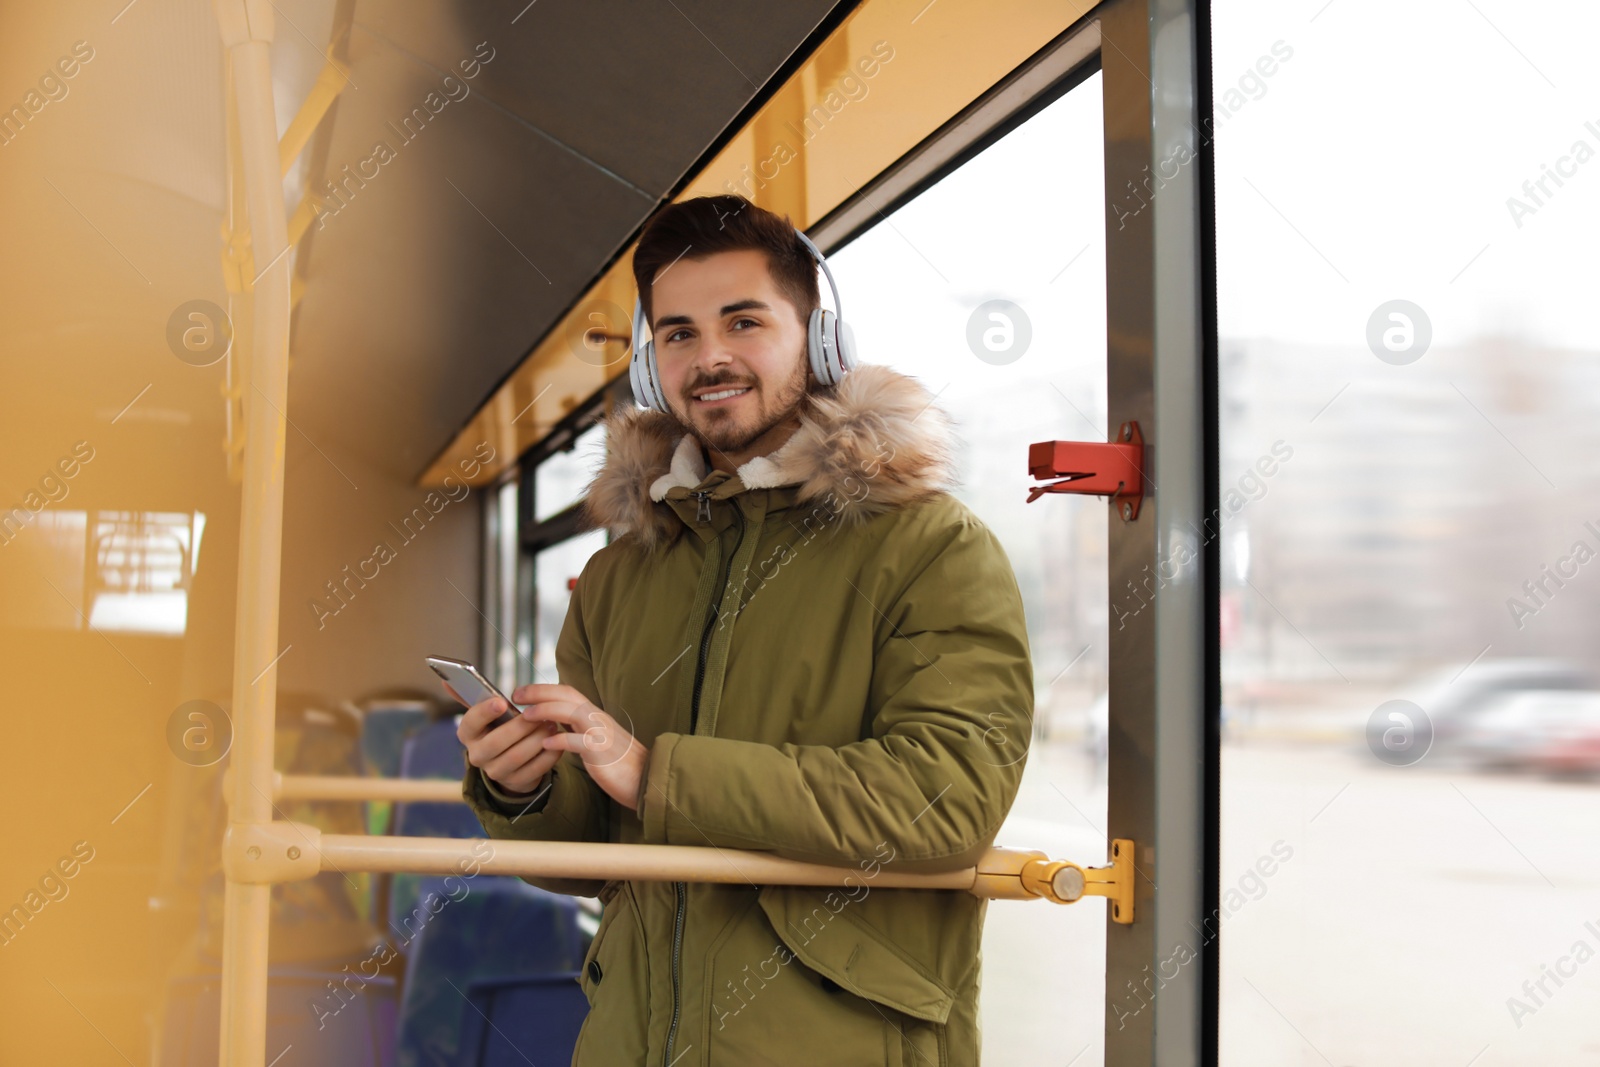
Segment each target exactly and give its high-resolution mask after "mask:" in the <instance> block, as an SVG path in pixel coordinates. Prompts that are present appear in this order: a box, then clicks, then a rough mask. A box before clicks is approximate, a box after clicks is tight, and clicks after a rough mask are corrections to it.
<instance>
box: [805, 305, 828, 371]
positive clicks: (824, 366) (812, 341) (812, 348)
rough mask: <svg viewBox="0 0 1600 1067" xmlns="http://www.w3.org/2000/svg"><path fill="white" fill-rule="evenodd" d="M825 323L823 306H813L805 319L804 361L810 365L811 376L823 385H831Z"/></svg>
mask: <svg viewBox="0 0 1600 1067" xmlns="http://www.w3.org/2000/svg"><path fill="white" fill-rule="evenodd" d="M827 324H828V312H827V309H825V308H815V309H813V310H812V312H811V317H810V318H809V319H807V320H806V362H807V363H809V364H810V365H811V377H813V378H815V379H816V380H817V381H818V382H820V383H821V384H823V385H832V384H833V382H832V380H831V379H830V378H829V376H828V354H827V342H826V340H825V339H826V337H827Z"/></svg>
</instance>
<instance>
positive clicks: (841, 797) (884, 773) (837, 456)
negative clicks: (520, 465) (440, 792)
mask: <svg viewBox="0 0 1600 1067" xmlns="http://www.w3.org/2000/svg"><path fill="white" fill-rule="evenodd" d="M816 266H817V264H816V261H815V260H814V259H813V258H812V256H811V253H810V252H809V251H808V250H807V249H806V247H805V246H804V245H803V244H802V242H801V241H800V240H799V238H798V237H797V236H796V234H795V231H794V229H793V228H792V227H791V226H790V225H789V223H788V221H787V220H786V219H782V218H779V217H778V216H776V215H773V214H771V213H770V212H767V211H764V210H762V209H760V208H758V207H756V206H754V205H753V204H751V203H750V202H749V201H746V200H744V199H743V198H741V197H734V196H717V197H705V198H700V199H696V200H690V201H687V202H684V203H681V204H675V205H671V206H668V207H666V208H665V209H663V210H662V211H661V212H660V213H659V214H658V215H657V216H656V217H655V218H654V219H653V220H652V221H651V223H650V225H649V226H648V227H647V228H646V229H645V232H644V234H643V235H642V237H641V238H640V241H639V247H638V249H637V251H636V252H635V254H634V261H633V269H634V276H635V279H636V281H637V282H638V286H639V292H640V296H641V299H642V302H643V306H644V312H645V316H646V319H647V321H648V322H649V323H650V324H651V333H652V335H653V337H654V338H655V345H656V355H655V358H656V361H657V364H658V375H659V382H660V385H661V388H662V392H663V394H664V396H665V397H666V399H667V401H668V403H669V405H670V408H671V413H670V414H668V413H666V412H662V411H649V410H640V409H629V410H627V411H623V412H620V413H617V414H614V415H613V416H611V418H610V419H609V420H608V422H607V444H608V449H607V460H606V463H605V466H604V467H603V469H602V470H601V471H600V472H599V474H598V475H597V476H596V478H595V480H594V482H593V484H592V485H591V486H590V488H589V491H588V493H587V495H586V497H585V508H586V510H587V514H588V516H589V518H590V520H591V521H592V522H593V523H594V524H595V525H603V526H607V527H609V528H611V530H612V531H613V533H620V536H616V537H614V539H613V540H612V541H611V543H610V544H608V545H607V546H606V547H605V548H603V549H601V550H600V551H599V552H597V553H595V555H594V556H593V557H592V558H591V559H590V560H589V562H588V564H587V565H586V566H585V567H584V569H583V573H582V575H581V576H580V577H579V579H578V583H577V586H576V589H575V590H574V592H573V595H572V600H571V605H570V607H569V609H568V612H567V617H566V622H565V625H564V626H563V628H562V631H561V635H560V639H559V641H558V644H557V648H556V662H557V666H558V668H559V671H560V677H561V682H562V684H560V685H528V686H523V687H521V688H519V689H518V690H517V691H516V692H515V693H514V694H512V698H513V700H515V701H516V702H517V703H518V704H524V703H526V704H528V705H530V706H529V707H527V708H526V709H524V711H523V713H522V716H521V717H520V718H517V719H513V720H512V721H510V722H508V723H506V724H505V725H503V726H500V727H498V728H494V729H490V728H489V724H491V723H492V722H493V721H494V719H495V718H497V717H498V716H499V715H500V713H501V712H502V711H504V710H505V709H504V707H503V705H501V703H500V702H499V701H497V700H496V701H488V702H485V703H484V704H481V705H478V706H476V707H473V708H472V709H470V710H469V711H468V712H467V713H466V714H465V715H464V716H463V718H462V722H461V727H460V738H461V740H462V743H463V744H464V745H465V746H466V748H467V754H468V761H469V763H470V764H471V767H470V768H469V770H468V772H467V776H466V781H465V784H464V790H465V794H466V797H467V799H468V801H469V802H470V803H471V804H472V806H473V808H474V810H475V811H476V812H477V814H478V817H479V818H480V819H481V820H482V822H483V825H484V828H485V829H486V830H487V831H488V833H489V834H490V836H492V837H505V838H522V839H530V840H541V841H612V842H616V841H620V842H645V843H651V844H671V845H698V846H715V847H717V848H720V849H761V850H768V851H771V852H773V853H776V854H777V855H779V856H783V857H789V858H792V859H798V860H805V861H810V862H815V863H824V864H829V865H833V866H839V867H848V868H851V869H853V870H854V872H855V876H854V877H853V878H851V879H850V881H849V883H848V884H847V885H846V886H845V887H842V888H839V889H827V888H807V887H789V886H758V885H754V884H742V883H741V884H712V883H695V882H689V883H684V882H661V881H644V880H638V881H634V880H615V881H609V882H605V883H603V884H602V883H600V882H597V881H583V880H569V879H554V878H531V879H529V881H531V882H533V883H534V884H535V885H539V886H542V887H544V888H546V889H549V890H552V891H555V892H564V893H573V894H582V895H598V896H599V897H600V898H601V899H602V900H603V901H604V902H605V909H604V912H603V915H602V918H601V922H600V929H599V931H598V933H597V934H596V936H595V939H594V942H593V945H592V947H591V949H590V952H589V956H588V958H587V959H586V960H585V961H584V967H583V970H582V972H581V973H580V976H579V981H580V983H581V984H582V986H583V990H584V992H585V993H586V994H587V995H588V998H589V1001H590V1013H589V1016H588V1019H587V1021H586V1022H585V1024H584V1029H583V1032H582V1034H581V1035H580V1037H579V1040H578V1047H577V1052H576V1055H575V1058H574V1063H576V1064H579V1065H581V1067H620V1065H631V1064H651V1065H660V1067H692V1065H710V1067H718V1065H723V1064H730V1065H731V1064H737V1065H740V1067H749V1065H755V1064H786V1065H787V1064H797V1065H798V1064H804V1065H807V1067H811V1065H815V1064H830V1065H833V1064H852V1065H853V1064H905V1065H911V1064H924V1065H928V1067H941V1065H946V1064H950V1065H966V1064H976V1063H978V1061H979V1044H980V1042H979V1029H978V983H979V946H980V941H981V936H982V928H983V916H984V910H985V902H984V901H982V900H980V899H978V898H977V897H974V896H972V895H971V894H970V893H967V892H965V891H960V890H917V889H886V888H880V887H878V886H875V885H874V884H873V879H874V878H875V877H877V875H878V874H879V873H880V872H881V871H882V870H884V869H885V868H890V869H894V870H907V871H944V870H954V869H959V868H962V867H967V866H971V865H972V864H973V863H974V862H975V861H976V859H977V858H978V857H979V856H980V855H981V854H982V853H983V851H984V850H985V848H986V847H987V846H988V845H989V844H990V843H991V842H992V841H993V839H994V835H995V833H996V831H997V830H998V829H999V827H1000V824H1001V822H1002V820H1003V819H1004V818H1005V815H1006V812H1007V810H1008V809H1009V808H1010V806H1011V802H1012V800H1013V799H1014V797H1015V795H1016V790H1017V783H1018V780H1019V778H1020V777H1021V773H1022V762H1023V757H1024V755H1025V750H1026V742H1027V739H1028V737H1029V730H1030V722H1031V717H1032V707H1033V681H1032V671H1031V665H1030V662H1029V654H1028V645H1027V634H1026V631H1025V628H1024V624H1023V614H1022V603H1021V597H1020V594H1019V592H1018V589H1017V583H1016V579H1015V577H1014V575H1013V573H1012V571H1011V567H1010V564H1009V563H1008V561H1007V560H1006V557H1005V554H1004V552H1003V551H1002V549H1001V547H1000V545H999V543H998V541H997V540H996V539H995V537H994V536H993V534H992V533H991V532H990V531H989V530H988V529H987V528H986V527H985V526H984V525H983V524H982V523H981V522H979V521H978V519H977V518H976V517H974V516H973V514H972V513H971V512H970V511H968V510H967V508H966V507H965V506H963V505H962V504H961V503H959V502H958V501H957V500H955V498H954V497H952V496H950V495H949V493H948V492H947V489H948V487H949V484H950V481H951V477H952V470H951V460H950V456H951V450H952V447H951V440H950V431H949V429H948V423H947V420H946V418H945V416H944V415H943V413H942V412H941V411H940V410H939V409H938V408H936V407H934V406H933V403H932V400H933V398H932V397H931V396H930V395H929V394H928V392H927V390H925V389H924V388H923V387H922V386H921V385H920V384H918V383H917V382H916V381H915V380H913V379H911V378H909V377H906V376H904V375H901V374H898V373H896V372H894V371H892V370H890V369H888V368H887V367H883V366H874V365H863V366H860V367H857V368H856V369H854V370H851V371H849V372H848V373H847V374H846V375H845V376H844V378H843V380H842V381H840V382H839V383H838V384H836V385H833V386H828V387H823V386H821V385H819V384H818V383H816V382H815V381H814V380H813V379H812V378H811V374H810V371H809V364H808V361H807V358H806V322H807V319H808V316H809V315H810V313H811V311H812V309H814V308H816V307H818V306H819V293H818V287H817V271H816Z"/></svg>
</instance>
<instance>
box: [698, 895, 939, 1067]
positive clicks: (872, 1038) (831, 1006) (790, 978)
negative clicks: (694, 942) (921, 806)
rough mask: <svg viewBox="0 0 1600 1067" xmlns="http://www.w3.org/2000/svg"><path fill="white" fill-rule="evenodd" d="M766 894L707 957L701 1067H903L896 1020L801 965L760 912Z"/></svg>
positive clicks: (750, 903)
mask: <svg viewBox="0 0 1600 1067" xmlns="http://www.w3.org/2000/svg"><path fill="white" fill-rule="evenodd" d="M766 892H767V891H766V890H763V891H762V892H761V894H760V896H759V897H758V896H757V894H754V893H751V894H749V895H748V896H747V898H746V900H745V901H744V902H743V904H742V905H741V906H740V907H739V909H738V910H737V912H736V913H735V914H734V915H733V917H732V918H731V919H730V920H729V921H728V923H727V925H726V926H725V927H724V928H723V929H722V931H721V932H720V933H719V934H718V935H717V937H716V938H715V939H714V940H713V941H712V943H711V944H710V946H709V947H708V949H707V951H706V960H705V964H704V972H703V978H702V982H703V988H704V990H705V997H706V1008H705V1014H704V1020H703V1028H702V1031H701V1035H700V1041H701V1042H703V1043H704V1048H705V1050H706V1051H705V1054H704V1055H705V1060H704V1062H705V1063H706V1064H707V1067H800V1065H805V1067H811V1065H813V1064H819V1063H826V1064H828V1065H829V1067H886V1065H887V1067H901V1064H902V1062H903V1061H902V1053H901V1048H902V1044H903V1035H902V1033H901V1031H900V1028H899V1026H898V1022H897V1018H898V1017H897V1013H896V1012H895V1011H893V1010H892V1009H887V1008H884V1007H882V1006H880V1005H878V1004H874V1003H873V1002H871V1001H869V1000H867V999H865V998H863V997H860V996H856V995H855V994H853V993H851V992H849V991H846V990H845V989H844V988H843V987H842V986H840V985H838V984H836V983H833V982H831V981H830V980H829V979H828V978H826V977H825V976H824V975H822V974H821V973H819V972H817V971H815V970H813V969H812V968H810V967H808V966H806V964H805V963H804V962H802V960H801V959H800V958H799V957H798V956H797V955H796V954H795V953H794V952H793V951H792V950H791V949H790V948H789V947H788V943H787V940H786V939H785V938H784V937H782V936H780V935H779V934H778V933H777V931H776V930H774V928H773V925H772V923H771V922H770V921H769V920H768V918H767V916H766V914H765V913H764V912H763V909H762V907H761V906H758V900H759V901H760V902H761V904H763V905H764V903H765V897H766ZM918 1067H929V1065H918ZM932 1067H938V1065H937V1063H935V1064H934V1065H932Z"/></svg>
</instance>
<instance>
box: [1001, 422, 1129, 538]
mask: <svg viewBox="0 0 1600 1067" xmlns="http://www.w3.org/2000/svg"><path fill="white" fill-rule="evenodd" d="M1118 437H1119V440H1116V441H1112V442H1111V443H1109V444H1104V445H1102V444H1096V443H1094V442H1091V441H1038V442H1036V443H1034V444H1031V445H1029V446H1028V473H1029V474H1031V475H1032V476H1033V477H1034V478H1060V479H1061V480H1060V481H1058V482H1051V483H1050V484H1049V485H1036V486H1033V487H1032V488H1031V489H1029V490H1028V503H1030V504H1031V503H1033V502H1034V501H1035V500H1038V499H1039V498H1040V497H1041V496H1043V495H1044V494H1046V493H1083V494H1086V495H1088V496H1103V497H1108V498H1109V499H1110V500H1111V502H1112V503H1113V504H1117V503H1118V502H1119V501H1120V505H1119V506H1120V509H1121V512H1122V517H1123V518H1124V519H1128V520H1130V521H1131V520H1133V519H1137V518H1138V517H1139V505H1140V504H1141V503H1143V501H1144V434H1142V433H1140V432H1139V424H1138V423H1137V422H1125V423H1123V424H1122V427H1121V429H1120V430H1119V431H1118Z"/></svg>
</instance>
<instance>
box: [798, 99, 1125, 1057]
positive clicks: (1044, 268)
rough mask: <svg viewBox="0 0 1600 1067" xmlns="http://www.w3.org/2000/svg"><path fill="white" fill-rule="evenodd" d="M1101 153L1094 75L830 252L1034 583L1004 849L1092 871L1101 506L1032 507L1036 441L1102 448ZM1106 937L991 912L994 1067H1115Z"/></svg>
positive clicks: (873, 342) (968, 498)
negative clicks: (1053, 1060) (1111, 1064)
mask: <svg viewBox="0 0 1600 1067" xmlns="http://www.w3.org/2000/svg"><path fill="white" fill-rule="evenodd" d="M1101 145H1102V119H1101V95H1100V77H1099V75H1098V74H1095V75H1092V76H1090V77H1089V78H1088V79H1087V80H1085V81H1083V82H1082V83H1081V84H1079V85H1078V86H1077V87H1076V88H1073V89H1071V90H1070V91H1069V92H1067V93H1066V94H1065V95H1064V96H1062V97H1060V98H1059V99H1057V100H1055V101H1054V102H1052V103H1050V104H1049V105H1048V106H1046V107H1044V108H1043V109H1042V110H1040V111H1039V112H1038V113H1037V114H1035V115H1033V116H1032V117H1031V118H1029V119H1028V120H1027V121H1025V122H1024V123H1022V124H1021V125H1020V126H1018V127H1017V128H1016V129H1014V130H1012V131H1011V132H1010V133H1008V134H1007V135H1005V136H1004V137H1002V138H1001V139H1000V140H998V141H996V142H995V143H994V144H993V145H991V146H989V147H988V148H986V149H985V150H984V151H982V152H981V153H979V154H978V155H977V156H975V157H973V158H972V159H971V160H969V161H968V162H966V163H965V164H963V165H962V166H961V167H959V168H958V169H956V170H954V171H952V172H951V173H949V174H947V175H946V176H945V177H943V178H942V179H941V180H939V181H938V182H937V184H935V185H933V186H932V187H930V188H929V189H928V190H927V191H925V192H923V193H921V194H920V195H919V196H917V197H916V198H915V199H913V200H911V201H909V202H908V203H906V204H905V205H903V206H902V207H900V208H899V209H898V210H895V211H893V212H892V213H890V214H888V215H887V216H886V217H884V218H883V219H882V220H881V221H880V222H879V223H878V224H877V225H875V226H873V227H872V228H871V229H870V230H868V231H867V232H866V233H865V234H863V235H862V236H861V237H859V238H857V239H856V240H855V241H853V242H851V243H850V244H848V245H847V246H845V247H844V248H843V249H841V250H840V251H838V252H837V253H835V254H834V255H832V256H830V257H829V263H830V265H832V267H833V270H834V273H835V274H836V275H837V278H838V282H839V288H840V291H841V297H842V299H843V301H844V312H845V318H846V319H847V320H848V321H849V322H850V324H851V325H852V327H853V328H854V330H855V333H856V338H857V342H858V346H859V350H860V353H861V357H862V359H863V360H865V361H867V362H872V363H884V364H888V365H890V366H893V367H894V368H895V369H897V370H900V371H902V372H905V373H907V374H911V375H914V376H915V377H917V378H919V379H920V380H921V381H922V382H923V384H924V385H926V386H927V387H928V390H929V392H931V393H933V394H935V395H936V400H935V402H936V403H937V404H938V405H939V406H940V407H941V408H943V409H944V410H945V411H946V412H948V413H949V414H950V416H951V417H952V419H953V421H954V423H955V437H956V440H957V442H958V449H959V460H958V465H959V476H960V479H961V485H960V487H959V488H958V489H957V490H956V495H957V496H958V497H959V498H960V499H961V500H962V501H963V502H964V503H966V504H967V505H968V506H969V507H970V508H972V510H973V511H974V512H975V513H976V514H977V515H978V517H979V518H981V519H982V520H983V521H984V522H985V523H986V524H987V525H988V526H989V527H990V528H991V529H992V530H993V531H994V532H995V534H996V536H998V537H999V539H1000V541H1001V542H1002V544H1003V545H1004V547H1005V550H1006V553H1007V555H1008V556H1009V557H1010V560H1011V564H1012V567H1013V568H1014V569H1015V571H1016V573H1017V579H1018V582H1019V584H1020V585H1021V587H1022V595H1023V602H1024V606H1025V610H1026V613H1027V620H1028V637H1029V643H1030V645H1031V650H1032V655H1033V666H1034V679H1035V682H1034V734H1033V738H1032V740H1031V746H1030V748H1029V751H1028V752H1027V754H1026V759H1027V762H1026V765H1025V769H1024V774H1023V780H1022V785H1021V789H1020V792H1019V794H1018V797H1017V800H1016V803H1015V805H1014V806H1013V808H1012V810H1011V814H1010V817H1009V819H1008V820H1007V822H1006V824H1005V826H1004V827H1003V828H1002V830H1001V832H1000V834H999V837H998V839H997V843H999V844H1002V845H1004V844H1015V845H1019V846H1025V847H1030V848H1042V849H1047V850H1050V851H1051V853H1052V855H1058V856H1063V857H1072V858H1075V859H1077V860H1078V861H1079V862H1085V863H1088V864H1099V863H1101V862H1103V857H1104V855H1105V849H1106V821H1105V820H1106V774H1105V767H1106V764H1105V759H1106V755H1105V752H1106V749H1105V709H1106V700H1105V691H1106V646H1107V629H1106V619H1107V607H1106V586H1107V578H1106V531H1107V506H1106V502H1105V501H1104V500H1103V499H1098V498H1094V497H1079V496H1065V495H1055V494H1052V495H1049V496H1046V497H1044V498H1042V499H1040V500H1039V501H1037V502H1036V503H1033V504H1028V503H1026V502H1025V501H1026V499H1027V490H1028V487H1029V485H1030V484H1031V482H1030V479H1029V477H1028V469H1027V446H1028V444H1029V443H1030V442H1033V441H1049V440H1058V439H1059V440H1084V441H1095V440H1098V441H1104V440H1106V436H1105V434H1106V424H1105V419H1106V379H1105V369H1106V368H1105V351H1106V337H1105V211H1104V207H1103V205H1104V194H1103V186H1104V177H1103V172H1102V152H1101ZM997 740H1000V739H997ZM1022 740H1023V739H1017V741H1016V742H1015V743H1014V744H1013V743H1012V742H1010V741H1009V739H1007V740H1004V741H1002V742H1001V743H1000V744H997V746H996V752H997V756H996V758H997V759H999V758H1011V759H1015V758H1021V757H1022V756H1023V754H1024V753H1023V748H1022V743H1021V742H1022ZM1106 925H1107V924H1106V917H1105V905H1104V903H1103V902H1102V901H1098V900H1096V901H1085V902H1083V903H1080V904H1078V905H1077V906H1075V907H1071V908H1058V907H1050V908H1041V907H1038V906H1037V905H1032V906H1030V905H1029V904H1025V903H1019V902H1011V901H994V902H992V903H991V904H990V906H989V911H988V919H987V922H986V926H985V933H984V952H983V960H984V964H985V968H984V974H983V1001H982V1010H983V1035H984V1059H985V1061H990V1060H992V1061H993V1062H996V1063H1000V1062H1011V1061H1020V1060H1025V1059H1030V1058H1036V1057H1037V1056H1038V1055H1039V1053H1040V1052H1041V1051H1042V1050H1045V1049H1053V1050H1055V1051H1056V1052H1057V1053H1063V1054H1064V1055H1062V1056H1061V1058H1060V1062H1062V1063H1066V1062H1069V1061H1070V1062H1071V1063H1072V1064H1073V1065H1074V1067H1088V1065H1090V1064H1097V1063H1100V1062H1102V1059H1103V1044H1104V1040H1103V1029H1104V1021H1103V1019H1104V1014H1103V1012H1104V1009H1103V992H1104V985H1105V977H1104V960H1105V929H1106ZM1044 945H1048V946H1049V950H1048V951H1046V952H1041V951H1039V947H1040V946H1044ZM1064 960H1070V961H1071V966H1064V965H1063V963H1062V961H1064Z"/></svg>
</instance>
